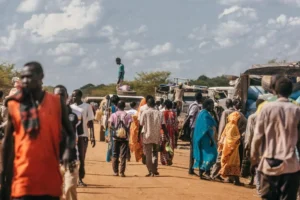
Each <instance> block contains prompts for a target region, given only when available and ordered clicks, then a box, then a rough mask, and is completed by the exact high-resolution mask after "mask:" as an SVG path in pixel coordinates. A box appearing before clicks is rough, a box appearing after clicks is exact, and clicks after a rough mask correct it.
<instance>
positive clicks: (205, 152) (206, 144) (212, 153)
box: [193, 99, 217, 180]
mask: <svg viewBox="0 0 300 200" xmlns="http://www.w3.org/2000/svg"><path fill="white" fill-rule="evenodd" d="M213 109H214V102H213V100H211V99H207V100H205V101H204V103H203V110H202V111H201V112H200V113H199V115H198V117H197V119H196V125H195V130H194V135H193V154H194V159H195V164H194V168H198V169H199V171H200V178H201V179H205V180H210V177H209V175H208V172H209V171H210V168H211V167H212V166H213V164H214V163H215V162H216V159H217V146H216V143H215V141H214V139H213V138H214V127H216V125H217V124H216V121H215V120H214V118H213V117H212V115H211V114H210V112H211V111H212V110H213Z"/></svg>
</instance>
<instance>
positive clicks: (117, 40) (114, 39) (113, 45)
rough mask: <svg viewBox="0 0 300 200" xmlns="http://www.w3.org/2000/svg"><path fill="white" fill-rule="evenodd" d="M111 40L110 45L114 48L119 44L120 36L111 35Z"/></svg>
mask: <svg viewBox="0 0 300 200" xmlns="http://www.w3.org/2000/svg"><path fill="white" fill-rule="evenodd" d="M109 41H110V47H111V48H112V49H114V48H116V47H117V45H118V44H119V43H120V40H119V38H116V37H113V36H111V37H109Z"/></svg>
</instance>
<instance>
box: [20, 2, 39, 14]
mask: <svg viewBox="0 0 300 200" xmlns="http://www.w3.org/2000/svg"><path fill="white" fill-rule="evenodd" d="M40 2H41V1H39V0H23V1H22V2H21V3H20V5H19V6H18V8H17V11H18V12H22V13H30V12H34V11H35V10H37V9H38V7H39V3H40Z"/></svg>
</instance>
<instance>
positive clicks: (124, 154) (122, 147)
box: [120, 141, 129, 177]
mask: <svg viewBox="0 0 300 200" xmlns="http://www.w3.org/2000/svg"><path fill="white" fill-rule="evenodd" d="M128 149H129V148H128V141H123V142H121V145H120V157H121V166H120V173H121V177H125V169H126V159H127V153H128Z"/></svg>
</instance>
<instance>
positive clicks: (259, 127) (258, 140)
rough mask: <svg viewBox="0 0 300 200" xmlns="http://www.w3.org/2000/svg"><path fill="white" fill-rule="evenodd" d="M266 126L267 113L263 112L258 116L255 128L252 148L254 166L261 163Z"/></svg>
mask: <svg viewBox="0 0 300 200" xmlns="http://www.w3.org/2000/svg"><path fill="white" fill-rule="evenodd" d="M264 126H265V114H264V113H263V112H261V113H260V114H259V115H258V117H257V121H256V126H255V129H254V134H253V139H252V143H251V148H250V150H251V154H250V155H251V163H252V165H253V166H255V165H257V164H258V163H259V152H260V149H261V145H262V144H263V139H264V136H265V130H264Z"/></svg>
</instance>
